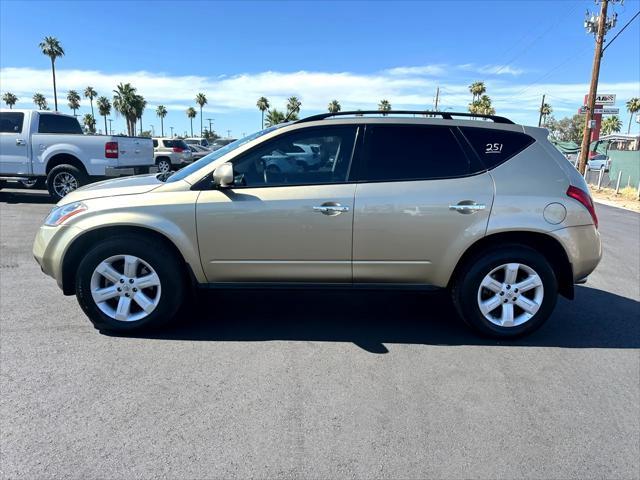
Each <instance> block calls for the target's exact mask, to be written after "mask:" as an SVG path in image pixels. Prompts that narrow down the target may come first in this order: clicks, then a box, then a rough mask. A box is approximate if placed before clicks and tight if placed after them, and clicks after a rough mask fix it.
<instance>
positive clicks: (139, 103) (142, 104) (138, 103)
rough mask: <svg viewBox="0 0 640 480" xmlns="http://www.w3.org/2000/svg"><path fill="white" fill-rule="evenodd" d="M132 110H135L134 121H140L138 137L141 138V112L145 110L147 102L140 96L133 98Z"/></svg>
mask: <svg viewBox="0 0 640 480" xmlns="http://www.w3.org/2000/svg"><path fill="white" fill-rule="evenodd" d="M134 108H135V110H136V120H139V121H140V136H142V112H144V109H145V108H147V101H146V100H145V99H144V97H143V96H142V95H136V96H135V101H134Z"/></svg>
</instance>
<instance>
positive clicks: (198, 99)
mask: <svg viewBox="0 0 640 480" xmlns="http://www.w3.org/2000/svg"><path fill="white" fill-rule="evenodd" d="M196 103H197V104H198V105H200V137H202V132H203V131H204V130H203V129H202V107H204V106H205V105H206V104H207V97H206V96H205V94H204V93H199V94H197V95H196ZM191 136H192V137H193V132H191Z"/></svg>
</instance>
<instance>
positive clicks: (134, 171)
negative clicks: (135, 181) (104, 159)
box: [104, 165, 158, 177]
mask: <svg viewBox="0 0 640 480" xmlns="http://www.w3.org/2000/svg"><path fill="white" fill-rule="evenodd" d="M147 173H158V168H157V167H156V166H155V165H153V166H152V165H144V166H141V167H107V168H105V171H104V174H105V176H106V177H124V176H131V175H144V174H147Z"/></svg>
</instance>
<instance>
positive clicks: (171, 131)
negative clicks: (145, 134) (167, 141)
mask: <svg viewBox="0 0 640 480" xmlns="http://www.w3.org/2000/svg"><path fill="white" fill-rule="evenodd" d="M169 128H170V129H171V138H173V127H169Z"/></svg>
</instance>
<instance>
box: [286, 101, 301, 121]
mask: <svg viewBox="0 0 640 480" xmlns="http://www.w3.org/2000/svg"><path fill="white" fill-rule="evenodd" d="M301 106H302V102H301V101H300V99H299V98H298V97H289V98H288V99H287V116H286V117H285V121H287V122H288V121H289V120H297V119H298V113H300V107H301Z"/></svg>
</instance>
